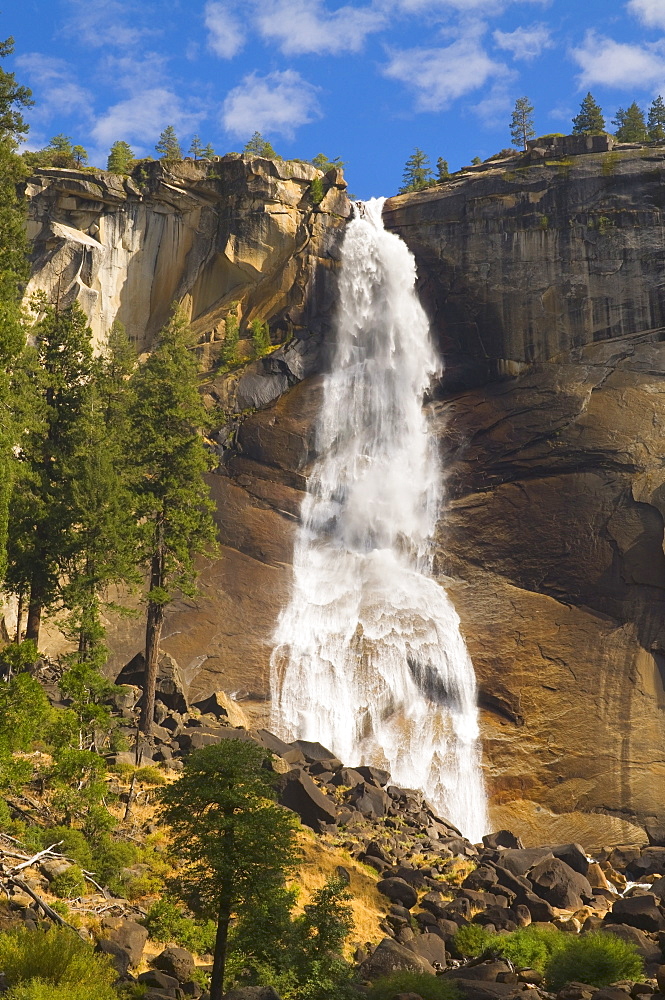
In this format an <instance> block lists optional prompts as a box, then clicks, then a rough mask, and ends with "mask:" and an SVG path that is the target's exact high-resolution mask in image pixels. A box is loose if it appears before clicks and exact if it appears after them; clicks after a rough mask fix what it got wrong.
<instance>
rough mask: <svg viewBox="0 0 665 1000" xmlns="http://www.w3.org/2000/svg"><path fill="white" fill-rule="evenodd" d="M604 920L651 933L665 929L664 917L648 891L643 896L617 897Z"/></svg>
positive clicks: (654, 898)
mask: <svg viewBox="0 0 665 1000" xmlns="http://www.w3.org/2000/svg"><path fill="white" fill-rule="evenodd" d="M605 920H606V921H607V923H612V924H614V923H616V924H628V925H629V926H631V927H637V928H638V929H639V930H641V931H648V932H651V933H653V932H655V931H662V930H665V917H664V916H663V914H662V912H661V911H660V909H659V907H658V906H657V903H656V897H655V896H654V895H653V893H650V892H649V893H645V894H644V895H643V896H624V897H623V898H622V899H617V900H616V902H615V903H614V904H613V905H612V909H611V910H610V912H609V913H606V914H605Z"/></svg>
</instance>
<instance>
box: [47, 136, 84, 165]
mask: <svg viewBox="0 0 665 1000" xmlns="http://www.w3.org/2000/svg"><path fill="white" fill-rule="evenodd" d="M39 158H40V161H41V162H42V163H43V164H44V165H45V166H51V167H75V166H76V161H75V159H74V145H73V143H72V140H71V139H70V137H69V136H68V135H64V134H63V133H62V132H59V133H58V135H54V136H53V137H52V138H51V139H49V142H48V145H47V146H45V147H44V149H42V150H40V152H39Z"/></svg>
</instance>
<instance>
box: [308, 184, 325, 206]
mask: <svg viewBox="0 0 665 1000" xmlns="http://www.w3.org/2000/svg"><path fill="white" fill-rule="evenodd" d="M309 193H310V196H311V199H312V204H314V205H320V204H321V202H322V201H323V196H324V194H325V192H324V190H323V181H322V180H321V178H320V177H315V178H314V180H313V181H312V183H311V184H310V186H309Z"/></svg>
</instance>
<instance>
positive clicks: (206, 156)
mask: <svg viewBox="0 0 665 1000" xmlns="http://www.w3.org/2000/svg"><path fill="white" fill-rule="evenodd" d="M215 155H216V154H215V150H214V148H213V146H212V144H211V143H208V145H207V146H204V147H203V150H202V151H201V159H202V160H214V159H215Z"/></svg>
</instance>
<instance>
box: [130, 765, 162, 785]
mask: <svg viewBox="0 0 665 1000" xmlns="http://www.w3.org/2000/svg"><path fill="white" fill-rule="evenodd" d="M136 780H137V781H140V782H142V783H143V784H144V785H165V784H166V778H165V777H164V775H163V774H162V772H161V771H160V770H159V768H157V767H155V766H154V765H148V766H147V767H139V768H137V771H136Z"/></svg>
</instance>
